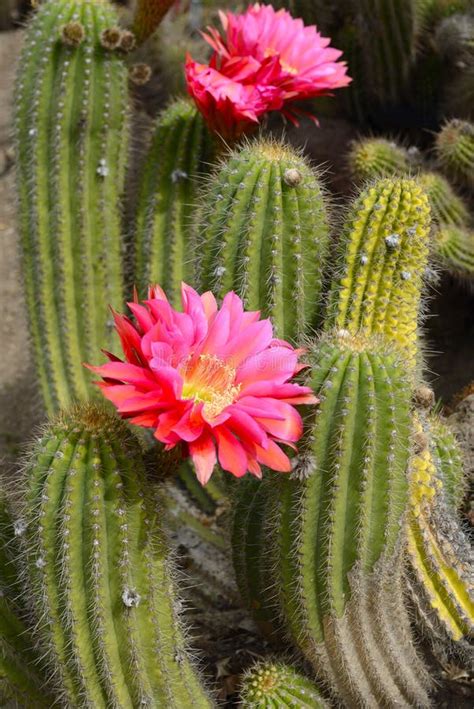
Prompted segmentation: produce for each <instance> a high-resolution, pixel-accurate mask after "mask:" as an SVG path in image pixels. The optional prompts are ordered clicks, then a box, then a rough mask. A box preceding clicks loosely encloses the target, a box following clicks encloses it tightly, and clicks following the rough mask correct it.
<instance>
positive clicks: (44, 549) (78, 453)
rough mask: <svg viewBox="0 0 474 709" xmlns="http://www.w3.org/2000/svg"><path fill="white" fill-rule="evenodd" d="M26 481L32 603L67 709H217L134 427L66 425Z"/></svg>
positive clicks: (57, 427)
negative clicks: (192, 648)
mask: <svg viewBox="0 0 474 709" xmlns="http://www.w3.org/2000/svg"><path fill="white" fill-rule="evenodd" d="M25 477H26V481H25V482H26V489H25V503H24V510H23V515H22V516H23V518H24V519H25V520H26V522H27V524H28V527H27V532H26V534H25V537H24V541H25V553H26V558H27V565H28V572H29V577H30V586H31V589H30V592H31V594H32V597H33V598H34V599H35V601H36V603H37V606H38V607H37V613H38V617H39V618H40V623H39V624H38V631H39V633H40V634H41V641H42V643H43V645H44V647H45V651H46V652H49V655H50V658H51V660H52V664H53V665H54V667H55V669H56V671H57V673H58V676H59V677H60V683H61V688H62V690H63V692H64V695H65V698H66V699H67V701H68V702H69V703H70V704H71V705H72V706H77V707H79V706H93V707H94V708H97V709H100V708H101V707H103V708H104V709H105V708H106V707H112V706H113V707H118V706H120V707H124V708H125V707H129V709H132V708H133V707H138V706H149V707H157V706H163V707H165V706H166V707H176V709H177V708H178V707H185V706H191V705H192V706H197V707H210V706H211V702H210V700H209V698H208V697H207V695H206V693H205V691H204V690H203V688H202V687H201V684H200V681H199V678H198V676H197V674H196V671H195V668H194V667H193V666H192V664H191V663H190V660H189V658H188V655H187V652H186V648H185V643H184V638H183V634H182V630H181V627H180V623H179V619H178V610H179V601H178V600H177V598H176V596H175V593H174V588H173V586H174V584H173V578H172V575H173V571H172V569H171V568H170V563H169V560H168V557H167V550H166V544H165V542H164V540H163V537H162V532H161V529H160V526H159V523H158V516H157V515H158V513H157V512H156V510H154V509H153V507H154V506H153V503H152V502H151V501H150V502H148V501H147V498H146V497H145V489H146V488H145V485H144V469H143V461H142V458H141V453H140V449H139V446H138V443H137V441H136V440H135V439H134V437H133V436H132V435H131V434H130V432H129V431H128V429H127V427H126V426H125V424H123V423H122V422H121V421H120V420H119V419H117V418H116V417H113V416H111V415H110V414H108V413H106V412H105V411H103V410H101V409H98V408H96V407H94V406H93V405H90V404H88V405H84V406H82V407H80V408H77V410H74V411H72V412H70V413H68V414H65V415H64V416H62V417H61V418H59V419H58V420H57V421H55V422H53V423H51V424H50V425H48V427H47V429H46V430H45V432H44V434H43V436H42V438H41V439H40V440H39V441H38V442H37V443H36V445H35V446H34V447H33V449H32V453H31V457H30V461H29V463H28V465H27V468H26V474H25Z"/></svg>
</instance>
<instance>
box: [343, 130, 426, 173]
mask: <svg viewBox="0 0 474 709" xmlns="http://www.w3.org/2000/svg"><path fill="white" fill-rule="evenodd" d="M348 164H349V169H350V172H351V175H352V176H353V177H354V179H355V180H356V182H358V183H359V182H364V181H366V180H376V179H381V178H382V177H392V176H400V175H404V174H407V173H408V172H410V169H411V168H412V167H413V160H412V159H411V156H410V154H409V152H408V151H407V150H406V149H405V148H402V147H401V146H400V145H397V143H395V142H394V141H391V140H386V139H385V138H364V139H363V140H359V141H357V142H355V143H354V144H353V146H352V149H351V151H350V153H349V156H348Z"/></svg>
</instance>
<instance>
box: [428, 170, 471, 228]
mask: <svg viewBox="0 0 474 709" xmlns="http://www.w3.org/2000/svg"><path fill="white" fill-rule="evenodd" d="M417 181H418V184H419V185H420V186H421V187H422V188H423V190H424V191H425V192H426V196H427V197H428V200H429V203H430V207H431V214H432V216H433V219H434V221H435V222H436V223H437V224H439V225H443V226H448V225H449V226H456V227H466V226H467V224H468V223H469V211H468V209H467V207H466V205H465V203H464V201H463V200H462V199H461V198H460V197H458V195H457V194H456V192H455V191H454V190H453V188H452V187H451V185H450V184H449V182H448V181H447V180H446V179H445V178H444V177H443V176H442V175H440V174H439V173H437V172H421V173H420V174H419V175H418V177H417Z"/></svg>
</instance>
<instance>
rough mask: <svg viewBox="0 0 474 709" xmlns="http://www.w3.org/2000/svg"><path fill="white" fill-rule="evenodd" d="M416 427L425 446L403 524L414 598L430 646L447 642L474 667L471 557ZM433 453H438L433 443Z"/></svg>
mask: <svg viewBox="0 0 474 709" xmlns="http://www.w3.org/2000/svg"><path fill="white" fill-rule="evenodd" d="M425 423H426V422H425ZM417 426H418V435H421V436H422V437H423V436H425V439H426V443H425V445H424V446H423V445H421V446H420V448H421V450H417V451H415V455H414V456H413V460H412V480H411V493H410V512H409V517H408V522H407V537H408V555H409V560H410V566H411V570H412V575H413V578H414V586H413V587H414V592H413V593H412V597H413V600H414V602H415V605H416V608H417V610H418V614H419V616H420V617H421V619H422V623H423V625H424V626H425V627H426V628H427V630H428V635H429V636H430V639H431V641H432V642H434V644H435V645H436V644H437V643H436V641H437V639H439V638H440V637H441V638H443V641H442V643H441V644H446V639H447V638H449V639H451V640H452V641H455V643H456V644H454V645H453V643H451V646H450V647H449V646H448V647H446V648H445V649H444V652H446V653H447V654H449V653H450V652H452V653H458V654H461V655H464V657H465V658H466V659H467V662H468V664H469V665H470V666H471V667H474V647H472V646H471V647H470V648H469V642H468V639H469V637H472V635H473V633H474V576H473V564H474V555H473V552H472V549H471V546H470V543H469V540H468V538H467V537H466V535H465V533H464V532H463V530H462V528H461V525H460V523H459V521H458V520H457V519H456V515H455V510H453V508H452V507H451V506H450V505H449V504H447V500H446V494H445V491H444V487H445V484H444V482H443V480H442V479H441V478H440V477H439V476H438V474H437V470H436V466H435V462H434V458H433V454H432V451H431V449H430V446H429V445H428V443H429V435H428V436H426V435H425V433H424V432H423V427H422V426H421V423H420V421H417ZM427 432H428V434H429V425H428V426H427ZM436 449H437V450H438V451H439V447H438V445H437V444H436V445H435V450H436ZM445 470H446V468H445V467H443V466H442V471H443V472H445ZM448 494H449V493H448ZM412 583H413V582H412Z"/></svg>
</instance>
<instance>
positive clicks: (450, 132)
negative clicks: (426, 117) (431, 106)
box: [436, 118, 474, 189]
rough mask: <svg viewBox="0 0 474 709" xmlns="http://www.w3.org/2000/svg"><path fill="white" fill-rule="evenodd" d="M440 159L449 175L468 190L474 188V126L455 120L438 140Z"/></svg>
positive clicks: (437, 149) (438, 136)
mask: <svg viewBox="0 0 474 709" xmlns="http://www.w3.org/2000/svg"><path fill="white" fill-rule="evenodd" d="M436 151H437V155H438V159H439V161H440V163H441V165H442V166H443V168H444V169H445V170H446V172H447V173H449V174H450V175H452V176H453V178H454V179H455V180H456V181H457V182H459V183H460V184H461V185H463V186H465V187H466V188H467V189H469V188H470V189H473V188H474V124H473V123H469V121H461V120H459V119H456V118H455V119H453V120H451V121H448V123H446V125H445V126H444V127H443V129H442V130H441V131H440V132H439V133H438V135H437V139H436Z"/></svg>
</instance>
